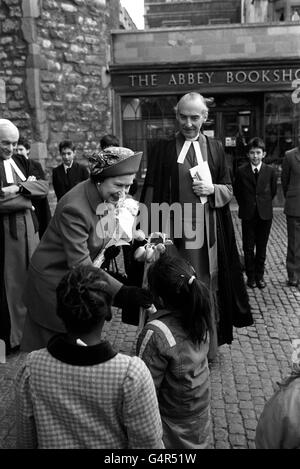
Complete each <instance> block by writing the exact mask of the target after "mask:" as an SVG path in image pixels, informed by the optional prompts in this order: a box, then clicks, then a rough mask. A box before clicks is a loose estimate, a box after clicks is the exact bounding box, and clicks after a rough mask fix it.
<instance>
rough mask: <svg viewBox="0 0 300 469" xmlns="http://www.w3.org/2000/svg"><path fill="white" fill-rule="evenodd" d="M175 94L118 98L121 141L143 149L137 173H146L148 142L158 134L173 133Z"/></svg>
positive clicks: (163, 135) (159, 137) (167, 135)
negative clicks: (119, 103)
mask: <svg viewBox="0 0 300 469" xmlns="http://www.w3.org/2000/svg"><path fill="white" fill-rule="evenodd" d="M176 103H177V98H176V96H166V97H163V96H144V97H138V98H136V97H124V98H122V125H123V144H124V146H125V147H128V148H131V149H132V150H140V151H143V159H142V162H141V166H140V171H139V174H138V178H139V179H143V178H144V177H145V175H146V170H147V161H148V159H147V158H148V155H150V153H151V147H152V145H153V144H154V143H155V142H156V141H157V140H159V139H161V138H168V137H171V136H172V135H174V133H175V127H176V119H175V112H174V107H175V106H176Z"/></svg>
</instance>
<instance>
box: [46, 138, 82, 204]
mask: <svg viewBox="0 0 300 469" xmlns="http://www.w3.org/2000/svg"><path fill="white" fill-rule="evenodd" d="M75 152H76V148H75V145H74V144H73V142H71V140H64V141H63V142H60V144H59V153H60V155H61V157H62V160H63V162H62V164H61V165H59V166H57V168H53V173H52V181H53V189H54V192H55V195H56V197H57V201H59V199H60V198H61V197H62V196H63V195H65V193H66V192H68V191H69V190H70V189H72V187H74V186H76V184H78V183H79V182H81V181H85V180H86V179H88V177H89V171H88V169H87V167H86V166H84V165H83V164H80V163H77V162H76V161H74V157H75Z"/></svg>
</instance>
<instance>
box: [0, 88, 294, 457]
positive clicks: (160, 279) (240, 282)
mask: <svg viewBox="0 0 300 469" xmlns="http://www.w3.org/2000/svg"><path fill="white" fill-rule="evenodd" d="M175 112H176V119H177V123H178V132H177V133H176V135H175V136H174V137H172V139H169V140H167V141H165V140H162V141H159V142H157V144H156V145H155V146H154V147H153V148H152V150H151V155H148V169H147V174H146V178H145V182H144V186H143V188H142V193H141V198H140V204H144V206H146V207H148V208H149V210H148V215H149V217H150V214H152V215H153V212H151V210H150V207H151V206H152V205H151V204H163V203H166V205H167V206H168V207H169V208H170V212H169V218H168V221H169V233H168V235H169V237H170V238H171V239H172V241H173V247H174V248H173V250H172V253H170V252H168V251H167V252H166V253H163V254H161V255H160V257H159V259H158V260H156V261H155V262H153V264H152V265H151V266H150V269H149V270H148V273H147V282H146V283H147V288H146V287H145V282H143V280H145V278H144V277H143V272H142V271H141V264H139V265H138V263H137V262H135V261H134V246H135V245H134V243H133V244H132V246H131V247H130V248H129V249H128V248H126V249H124V251H123V254H124V259H127V261H128V262H129V261H130V266H131V270H132V269H133V270H134V271H135V274H136V273H138V275H135V276H133V277H134V281H132V279H130V275H129V276H128V281H127V282H126V284H124V283H122V282H120V279H117V278H116V277H115V276H114V275H113V274H112V273H110V272H108V271H107V269H105V268H104V266H105V256H104V253H105V251H106V246H107V245H108V243H109V241H111V237H110V232H109V230H108V228H107V225H106V224H105V223H99V220H101V217H103V216H104V214H107V213H111V214H113V215H112V216H116V215H115V213H116V210H115V208H116V207H117V206H118V204H119V203H120V202H121V201H123V200H124V199H126V198H127V197H134V196H135V194H136V190H137V180H136V179H135V175H136V173H137V172H138V169H139V165H140V162H141V158H142V152H139V151H133V150H131V149H128V148H124V147H122V146H120V145H119V141H118V139H117V138H116V137H115V136H113V135H107V136H105V137H104V138H103V139H102V141H101V142H100V148H99V149H98V150H96V151H95V152H94V153H93V155H92V156H91V158H90V160H89V164H88V167H87V166H85V165H83V164H80V163H77V162H76V161H74V158H75V156H76V148H75V146H74V145H73V143H72V142H71V141H69V140H64V141H62V142H61V143H60V144H59V153H60V155H61V158H62V164H61V165H59V166H58V167H57V168H54V169H53V180H52V182H53V188H54V191H55V194H56V197H57V205H56V209H55V211H54V214H53V216H52V217H51V214H50V209H49V204H48V200H47V194H48V190H49V183H48V182H47V181H46V178H45V174H44V172H43V169H42V167H41V166H40V164H39V163H38V162H36V161H34V160H32V159H31V158H30V145H29V143H28V141H27V140H25V139H23V138H21V137H20V135H19V131H18V129H17V127H16V126H15V125H14V124H13V123H12V122H11V121H9V120H7V119H0V180H1V191H0V268H1V271H0V339H2V340H3V341H4V342H5V344H6V351H7V353H11V352H13V351H14V350H16V349H19V348H20V347H21V350H22V351H24V352H27V353H28V355H27V357H26V360H25V363H24V364H23V365H22V367H21V368H20V370H19V372H18V375H17V381H16V392H17V440H18V441H17V445H18V447H19V448H120V449H122V448H123V449H124V448H175V449H180V448H185V449H204V448H208V447H209V436H210V432H211V428H210V425H211V421H210V378H209V362H210V361H212V360H214V358H215V357H216V355H217V350H218V346H220V345H222V344H225V343H227V344H230V343H232V340H233V332H232V331H233V326H235V327H245V326H249V325H251V324H253V318H252V314H251V308H250V304H249V298H248V293H247V288H246V285H247V286H248V288H255V287H258V288H260V289H263V288H265V286H266V279H265V276H264V267H265V261H266V248H267V242H268V238H269V233H270V230H271V225H272V215H273V211H272V200H273V198H274V196H275V195H276V190H277V177H276V173H275V171H274V169H273V168H272V166H269V165H267V164H265V163H264V162H263V159H264V158H265V157H266V151H265V144H264V142H263V140H262V139H261V138H258V137H255V138H253V139H252V140H250V142H249V144H248V146H247V160H248V161H247V162H246V163H245V164H244V165H242V166H240V167H239V168H238V169H237V172H236V174H235V177H234V180H232V177H231V174H230V171H229V168H228V167H227V165H226V157H225V154H224V150H223V147H222V144H221V143H220V142H219V141H218V140H217V139H215V138H211V137H207V136H206V135H204V133H203V132H202V130H201V128H202V125H203V123H204V122H205V121H206V119H207V116H208V108H207V105H206V102H205V99H204V98H203V96H202V95H200V94H199V93H195V92H191V93H188V94H186V95H184V96H183V97H182V98H181V99H180V100H179V101H178V104H177V106H176V109H175ZM282 187H283V191H284V195H285V197H286V201H285V208H284V212H285V214H286V217H287V228H288V249H287V264H286V266H287V274H288V280H287V281H288V285H290V286H292V287H295V286H297V285H299V281H300V244H299V243H300V233H299V230H300V221H299V220H300V213H299V207H300V132H299V146H298V147H297V148H294V149H291V150H289V151H287V152H286V156H285V158H284V161H283V170H282ZM233 195H234V196H235V197H236V200H237V202H238V205H239V217H240V218H241V223H242V243H243V252H244V259H245V272H246V276H247V284H246V283H245V281H244V276H243V272H242V265H241V262H240V255H239V253H238V249H237V245H236V240H235V235H234V228H233V223H232V218H231V212H230V208H229V203H230V201H231V200H232V197H233ZM174 204H178V206H179V207H181V209H182V214H183V216H182V218H181V220H180V226H178V220H175V218H174V217H172V210H171V207H173V206H174ZM99 206H101V207H102V209H103V211H102V212H99ZM187 207H189V209H188V210H187V209H186V208H187ZM149 223H150V226H151V217H150V219H149ZM159 228H160V232H161V233H163V232H164V230H165V228H166V226H164V225H163V224H162V225H161V226H160V227H159ZM108 249H109V248H108ZM116 252H117V253H118V252H119V251H118V250H117V251H116ZM101 256H103V257H101ZM99 258H101V259H102V261H101V262H102V264H100V268H99V262H98V261H99ZM96 261H97V262H96ZM125 264H126V262H125ZM138 277H139V278H138ZM112 306H117V307H120V308H122V321H123V322H128V323H130V324H135V325H137V324H138V323H139V311H140V308H143V310H145V311H146V312H147V322H146V324H145V325H144V327H143V328H142V329H141V332H140V334H139V336H138V338H137V348H136V355H137V356H135V357H129V356H126V355H124V354H121V353H118V351H117V350H114V349H113V347H112V346H111V344H109V343H108V342H106V341H103V339H102V338H101V335H102V328H103V325H104V322H105V321H109V320H110V319H111V318H112V310H111V307H112ZM123 311H124V312H125V311H126V314H125V313H124V314H123ZM291 382H292V383H293V385H292V386H293V391H292V392H286V393H284V397H283V393H282V392H281V394H280V397H278V398H274V399H275V401H276V402H277V404H276V405H278V406H286V405H288V404H287V400H290V399H295V397H294V396H295V392H296V391H295V390H297V389H299V388H298V387H297V386H299V379H298V376H297V377H296V379H295V380H294V379H293V380H291ZM289 383H290V381H289ZM284 389H286V388H284ZM297 402H298V403H297ZM299 402H300V401H299V398H298V401H296V404H295V406H297V405H298V407H299ZM269 406H271V404H269ZM270 408H271V407H268V410H266V411H265V412H264V413H263V416H262V417H261V419H260V422H259V427H258V432H257V447H262V448H263V447H297V445H298V447H300V435H299V431H298V433H297V432H296V430H295V429H294V427H295V425H294V424H289V423H286V422H287V421H288V422H289V420H288V419H291V420H292V419H293V417H292V413H291V412H290V413H284V412H282V414H280V416H278V415H276V424H277V425H286V432H289V431H290V428H292V429H293V430H292V431H293V432H294V433H293V437H291V438H288V437H287V438H286V439H283V440H284V441H288V443H284V444H283V443H282V444H283V446H280V445H281V441H283V440H281V441H277V442H276V441H275V442H274V441H271V440H272V435H271V432H269V436H268V438H266V437H265V436H264V432H265V431H266V430H265V427H266V426H269V427H270V428H271V427H272V419H273V420H274V412H275V411H271V410H270ZM74 409H75V410H74ZM295 445H296V446H295Z"/></svg>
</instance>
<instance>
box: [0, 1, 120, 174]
mask: <svg viewBox="0 0 300 469" xmlns="http://www.w3.org/2000/svg"><path fill="white" fill-rule="evenodd" d="M118 25H119V0H109V1H108V0H88V1H87V0H63V1H55V0H2V1H1V3H0V61H1V67H0V79H2V80H4V81H5V88H6V102H5V103H4V102H3V99H2V103H1V99H0V114H1V116H2V117H6V118H9V119H11V120H12V121H13V122H14V123H15V124H16V125H17V126H18V127H19V129H20V132H21V134H23V135H24V136H26V137H28V138H29V139H30V140H31V142H32V157H34V158H37V159H39V160H41V162H42V164H43V165H44V167H45V169H46V172H47V176H48V177H49V179H50V178H51V168H52V167H53V166H56V165H57V164H58V163H60V157H59V155H58V143H59V142H60V141H61V140H63V139H71V140H73V141H74V142H76V145H77V159H78V160H79V161H81V160H82V161H85V160H84V157H83V155H84V154H86V153H87V152H88V151H90V150H92V149H94V148H95V147H96V146H98V143H99V139H100V137H101V136H102V135H103V134H104V133H106V132H111V131H112V128H111V126H112V117H111V89H110V86H109V85H110V78H109V74H108V73H107V64H108V62H109V59H110V31H111V29H116V28H118Z"/></svg>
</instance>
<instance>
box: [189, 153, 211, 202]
mask: <svg viewBox="0 0 300 469" xmlns="http://www.w3.org/2000/svg"><path fill="white" fill-rule="evenodd" d="M190 175H191V177H192V179H197V180H198V181H207V182H209V183H211V184H212V179H211V174H210V169H209V166H208V164H207V161H203V162H202V163H200V164H197V166H194V167H193V168H190ZM200 200H201V202H202V204H205V203H206V202H207V196H206V195H201V196H200Z"/></svg>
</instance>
